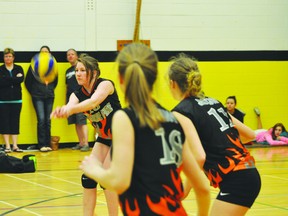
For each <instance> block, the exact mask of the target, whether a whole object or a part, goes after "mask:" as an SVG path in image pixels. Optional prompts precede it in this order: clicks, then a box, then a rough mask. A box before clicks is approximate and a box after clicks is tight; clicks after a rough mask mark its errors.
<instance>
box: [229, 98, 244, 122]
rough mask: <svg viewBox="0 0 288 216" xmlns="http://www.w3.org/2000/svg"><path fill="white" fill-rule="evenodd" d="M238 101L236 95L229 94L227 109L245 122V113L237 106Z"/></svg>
mask: <svg viewBox="0 0 288 216" xmlns="http://www.w3.org/2000/svg"><path fill="white" fill-rule="evenodd" d="M236 105H237V101H236V97H235V96H229V97H227V99H226V110H227V111H228V112H229V113H230V114H231V115H232V116H234V117H235V118H236V119H238V120H239V121H240V122H242V123H244V116H245V113H244V112H242V111H241V110H239V109H237V108H236Z"/></svg>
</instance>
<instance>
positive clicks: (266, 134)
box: [256, 128, 288, 145]
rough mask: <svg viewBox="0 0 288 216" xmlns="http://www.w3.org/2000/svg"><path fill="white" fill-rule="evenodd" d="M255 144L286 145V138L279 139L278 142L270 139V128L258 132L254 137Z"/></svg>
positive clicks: (287, 140)
mask: <svg viewBox="0 0 288 216" xmlns="http://www.w3.org/2000/svg"><path fill="white" fill-rule="evenodd" d="M256 142H268V143H269V145H288V138H287V137H283V136H281V137H280V140H273V138H272V128H270V129H269V130H267V131H262V132H259V133H258V134H257V135H256Z"/></svg>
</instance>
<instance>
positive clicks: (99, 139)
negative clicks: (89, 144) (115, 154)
mask: <svg viewBox="0 0 288 216" xmlns="http://www.w3.org/2000/svg"><path fill="white" fill-rule="evenodd" d="M96 142H99V143H102V144H104V145H106V146H109V147H111V145H112V140H111V139H104V138H102V137H99V136H98V137H97V139H96Z"/></svg>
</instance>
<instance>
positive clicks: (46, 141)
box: [32, 97, 54, 149]
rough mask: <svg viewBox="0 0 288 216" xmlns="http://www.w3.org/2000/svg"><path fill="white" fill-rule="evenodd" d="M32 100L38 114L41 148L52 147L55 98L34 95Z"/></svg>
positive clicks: (39, 144) (38, 137) (38, 134)
mask: <svg viewBox="0 0 288 216" xmlns="http://www.w3.org/2000/svg"><path fill="white" fill-rule="evenodd" d="M32 102H33V106H34V109H35V111H36V116H37V139H38V147H39V149H40V148H42V147H50V140H51V119H50V114H51V112H52V108H53V103H54V98H36V97H32Z"/></svg>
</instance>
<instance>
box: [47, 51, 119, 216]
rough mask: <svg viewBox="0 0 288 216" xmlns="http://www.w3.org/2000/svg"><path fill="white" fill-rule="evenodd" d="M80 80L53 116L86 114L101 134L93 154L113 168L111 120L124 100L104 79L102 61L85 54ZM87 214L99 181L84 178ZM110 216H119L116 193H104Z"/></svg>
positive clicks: (78, 69)
mask: <svg viewBox="0 0 288 216" xmlns="http://www.w3.org/2000/svg"><path fill="white" fill-rule="evenodd" d="M75 73H76V79H77V82H78V84H79V85H81V86H82V87H81V88H80V89H78V90H76V91H75V92H74V93H72V94H71V95H70V98H69V102H68V103H67V105H64V106H62V107H57V108H56V109H55V110H54V111H53V112H52V113H51V117H55V118H67V117H69V116H70V115H72V114H75V113H80V112H83V113H84V114H85V115H86V117H87V119H88V120H90V122H91V124H92V125H93V126H94V127H95V129H96V132H97V135H98V137H97V139H96V142H95V144H94V147H93V149H92V153H91V155H93V157H95V158H96V160H97V162H98V163H99V164H101V167H102V166H103V167H104V168H107V167H109V165H110V147H111V143H112V134H111V121H112V116H113V114H114V113H115V112H116V111H117V110H118V109H120V108H121V105H120V101H119V99H118V95H117V92H116V89H115V86H114V83H113V82H112V81H111V80H108V79H103V78H100V77H99V76H100V68H99V65H98V61H97V60H96V59H95V58H93V57H91V56H88V55H85V54H84V55H83V54H82V55H81V56H80V57H79V59H78V61H77V64H76V67H75ZM81 181H82V186H83V188H84V189H83V215H85V216H89V215H94V209H95V204H96V189H97V182H95V181H94V180H92V179H90V178H88V177H87V176H85V175H82V178H81ZM104 193H105V197H106V200H107V206H108V212H109V215H111V216H114V215H118V197H117V194H116V193H115V192H112V191H109V190H104Z"/></svg>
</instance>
